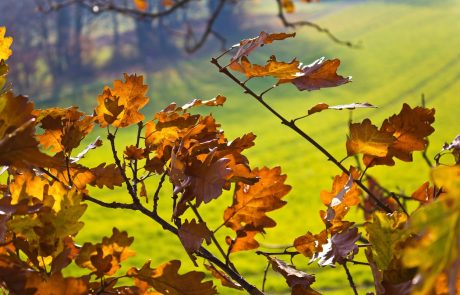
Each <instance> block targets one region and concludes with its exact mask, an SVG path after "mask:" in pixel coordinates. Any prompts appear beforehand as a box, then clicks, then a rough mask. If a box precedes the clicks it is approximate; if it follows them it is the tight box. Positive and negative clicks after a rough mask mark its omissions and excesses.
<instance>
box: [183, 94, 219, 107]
mask: <svg viewBox="0 0 460 295" xmlns="http://www.w3.org/2000/svg"><path fill="white" fill-rule="evenodd" d="M226 100H227V98H226V97H225V96H222V95H218V96H216V97H214V98H212V99H210V100H204V101H203V100H201V99H194V100H193V101H191V102H189V103H186V104H184V105H183V106H182V107H180V108H179V109H178V110H177V111H179V110H183V111H185V110H188V109H190V108H193V107H198V106H201V105H205V106H209V107H211V106H223V105H224V103H225V101H226Z"/></svg>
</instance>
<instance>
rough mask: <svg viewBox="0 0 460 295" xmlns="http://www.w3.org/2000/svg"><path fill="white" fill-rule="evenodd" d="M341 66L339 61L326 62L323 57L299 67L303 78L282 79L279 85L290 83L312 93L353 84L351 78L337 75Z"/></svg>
mask: <svg viewBox="0 0 460 295" xmlns="http://www.w3.org/2000/svg"><path fill="white" fill-rule="evenodd" d="M339 65H340V60H339V59H333V60H325V59H324V57H322V58H320V59H317V60H316V61H314V62H313V63H312V64H309V65H306V66H303V67H302V66H301V67H299V70H300V72H301V73H303V75H302V76H300V77H297V78H295V79H293V80H283V79H281V80H280V81H279V82H278V84H280V83H287V82H290V83H292V84H294V85H295V86H296V87H297V89H299V90H300V91H303V90H308V91H312V90H318V89H321V88H325V87H336V86H340V85H343V84H346V83H349V82H351V77H342V76H340V75H337V68H338V67H339Z"/></svg>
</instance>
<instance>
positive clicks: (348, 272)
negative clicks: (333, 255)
mask: <svg viewBox="0 0 460 295" xmlns="http://www.w3.org/2000/svg"><path fill="white" fill-rule="evenodd" d="M343 269H345V272H346V273H347V278H348V282H349V283H350V287H351V288H352V289H353V293H354V294H355V295H358V290H356V285H355V283H354V282H353V277H352V276H351V273H350V270H349V269H348V267H347V263H346V262H344V263H343Z"/></svg>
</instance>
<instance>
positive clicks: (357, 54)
mask: <svg viewBox="0 0 460 295" xmlns="http://www.w3.org/2000/svg"><path fill="white" fill-rule="evenodd" d="M260 2H263V1H260ZM414 2H415V1H414ZM337 4H338V3H335V2H332V3H324V4H312V6H308V5H304V7H303V8H302V9H301V13H302V16H305V17H308V16H309V13H311V15H310V17H311V16H313V17H314V21H315V22H317V23H320V24H321V25H323V26H325V27H327V28H329V29H330V30H331V31H332V32H334V34H336V35H337V36H340V38H342V39H346V40H351V41H355V42H360V44H362V47H361V48H360V49H350V48H348V47H344V46H341V45H338V44H335V43H333V42H331V41H330V39H328V38H327V37H326V36H325V35H324V34H320V33H317V32H315V31H314V30H313V29H309V28H302V29H299V30H298V31H297V33H298V34H297V37H296V38H295V39H292V40H289V41H284V42H278V43H274V44H272V45H270V46H266V47H264V48H263V49H262V50H261V51H260V52H259V53H258V54H257V56H256V57H255V58H254V60H259V61H263V60H265V59H267V58H268V56H270V55H271V54H276V55H277V57H278V59H283V60H290V59H292V58H293V57H297V58H298V59H299V60H301V61H304V62H305V63H310V62H312V61H313V60H315V59H316V58H319V57H321V56H326V57H327V58H339V59H340V60H341V61H342V66H341V68H340V69H339V73H341V74H343V75H351V76H353V83H350V84H347V85H344V86H341V87H337V88H334V89H323V90H321V91H316V92H298V91H297V90H296V89H295V88H294V87H293V86H290V85H284V86H281V87H278V88H277V89H275V90H273V91H271V92H270V94H269V95H268V96H267V97H268V99H267V101H268V102H269V103H270V104H271V105H272V106H274V107H275V108H276V109H278V110H279V111H280V112H281V113H282V114H284V115H286V116H287V117H288V118H295V117H298V116H301V115H303V114H305V113H306V111H307V110H308V109H309V108H310V107H311V106H313V105H315V104H316V103H318V102H327V103H328V104H331V105H333V104H344V103H351V102H369V103H372V104H374V105H377V106H379V108H378V109H370V110H355V111H354V112H353V120H354V121H360V120H362V119H363V118H365V117H369V118H371V119H372V121H373V122H375V123H376V125H380V122H381V121H382V120H383V119H384V118H386V117H388V116H390V115H392V114H394V113H398V112H399V111H400V109H401V105H402V103H403V102H407V103H409V104H411V105H412V106H414V105H416V104H419V103H420V100H421V99H420V97H421V94H422V93H423V94H424V95H425V97H426V103H427V106H429V107H434V108H436V122H435V124H434V126H435V128H436V132H435V133H434V134H433V135H432V136H431V138H430V147H429V150H428V154H429V155H430V157H432V156H433V155H434V154H435V153H436V152H437V151H439V150H440V148H441V147H442V144H443V143H444V142H446V141H450V140H451V139H453V138H454V137H455V136H456V135H457V134H458V133H459V127H460V124H459V123H460V120H459V115H458V110H459V109H460V99H459V93H460V83H459V82H460V81H459V80H460V53H459V50H458V49H459V48H460V37H459V35H458V32H459V30H460V22H459V20H460V1H442V2H441V1H437V2H435V3H433V4H426V5H425V4H418V5H410V4H404V3H402V1H375V2H366V1H356V2H349V3H347V4H346V5H345V4H342V5H340V7H339V8H336V5H337ZM259 5H260V10H257V9H254V11H257V13H256V12H254V14H255V16H254V22H255V23H254V24H252V26H256V27H255V28H254V27H251V28H250V29H248V30H250V31H251V35H252V34H253V32H257V30H261V29H263V30H266V31H273V32H274V31H282V30H284V29H283V28H282V27H280V26H279V25H278V24H279V22H278V20H277V19H276V18H275V17H274V16H273V13H272V12H270V9H271V7H266V6H265V7H262V6H263V5H262V4H259ZM298 6H299V8H300V6H301V4H299V5H298ZM309 9H311V12H310V11H309ZM293 17H295V16H293ZM297 17H298V16H297ZM236 41H238V40H230V43H236ZM200 55H202V56H204V57H202V58H201V57H200V58H190V60H188V61H187V60H185V61H181V62H179V63H174V64H172V65H171V66H170V67H165V68H163V69H161V70H158V71H154V72H148V71H147V72H145V73H143V74H145V75H146V80H147V84H149V85H150V92H149V94H150V98H151V101H150V105H149V107H148V108H147V109H146V110H145V114H146V116H147V118H149V117H152V116H153V113H154V112H155V111H158V110H160V109H162V108H164V107H165V106H166V105H168V104H169V103H170V102H171V101H176V102H180V103H181V102H186V101H188V100H191V99H193V98H197V97H199V98H203V99H208V98H211V97H214V96H216V95H217V94H222V95H225V96H227V98H228V100H227V103H226V105H225V107H224V108H212V109H204V110H203V111H205V112H212V113H213V114H214V115H215V117H216V118H217V120H218V121H219V122H220V123H221V124H222V127H223V129H224V130H225V131H226V134H227V137H228V138H234V137H237V136H240V135H242V134H244V133H247V132H254V133H255V134H257V135H258V138H257V140H256V146H255V147H254V148H252V149H251V150H249V151H248V152H247V156H248V158H249V159H250V162H251V165H252V166H253V167H256V166H263V165H266V166H269V167H273V166H277V165H279V166H281V167H282V168H283V171H284V173H287V175H288V181H287V182H288V183H289V184H290V185H292V187H293V189H292V191H291V193H290V194H289V195H288V196H287V198H286V200H287V201H288V204H287V205H286V206H285V207H284V208H282V209H280V210H278V211H277V212H274V213H272V214H270V216H271V217H272V218H274V219H275V220H276V221H277V223H278V226H277V227H276V228H274V229H269V230H268V231H267V234H266V235H265V236H264V237H262V236H261V237H259V239H258V240H259V241H260V242H261V243H262V244H263V245H264V246H266V247H276V246H286V245H289V244H291V243H292V241H293V239H294V238H295V237H297V236H299V235H301V234H304V233H305V232H306V231H313V232H315V231H318V230H320V228H321V226H322V222H321V220H320V218H319V216H318V210H319V209H322V208H323V206H322V204H321V202H320V199H319V193H320V191H321V190H322V189H330V186H331V178H332V177H333V176H334V175H335V174H338V173H339V170H338V169H337V168H336V167H335V166H334V165H332V164H331V163H329V162H327V161H326V159H325V157H324V156H322V155H321V154H320V153H319V152H318V151H317V150H315V149H314V148H313V147H312V146H310V145H308V143H306V142H305V141H303V140H302V139H301V138H300V137H299V136H298V135H296V134H295V133H294V132H291V131H290V130H288V129H287V128H286V127H284V126H282V125H281V124H280V122H279V121H278V120H276V118H274V117H272V116H271V115H270V114H269V112H268V111H266V110H264V109H262V107H261V106H260V105H259V104H258V103H257V102H256V101H255V100H251V97H249V96H246V95H244V94H243V93H242V92H241V90H240V89H239V87H237V85H235V84H232V82H231V81H229V80H228V79H226V78H225V77H224V76H223V75H222V74H219V73H218V71H216V68H215V67H214V66H213V65H211V64H210V63H209V59H210V56H208V55H206V54H200ZM121 76H122V75H121V73H120V75H119V77H120V78H121ZM272 82H273V81H251V82H249V85H250V86H251V87H253V88H255V89H259V90H264V89H265V88H266V87H268V86H269V85H270V83H272ZM111 83H112V82H111V81H108V80H107V81H98V82H97V83H95V84H93V85H89V86H85V87H87V88H84V87H83V88H82V89H90V90H85V91H82V93H83V95H82V96H80V97H78V99H75V98H72V97H70V96H69V97H67V98H65V99H66V100H67V101H72V100H73V101H76V103H79V104H82V105H83V106H84V107H85V108H87V109H88V108H90V106H91V104H93V105H95V103H96V95H97V93H98V92H100V91H101V90H102V85H103V84H111ZM348 119H349V112H348V111H342V112H336V111H327V112H323V113H319V114H315V115H314V116H311V117H309V118H306V119H304V120H302V121H301V122H300V123H299V125H300V126H301V128H303V130H305V131H306V132H307V133H308V134H309V135H311V136H312V137H313V138H315V139H317V140H318V142H320V143H321V144H322V145H323V146H325V147H326V148H327V149H328V150H329V151H331V152H332V153H333V154H334V155H335V156H336V157H337V158H339V159H341V158H343V157H344V156H345V155H346V149H345V140H346V134H347V121H348ZM101 134H104V133H103V132H102V133H101ZM134 137H135V135H134V133H132V132H129V130H128V131H127V132H121V133H120V135H119V137H118V139H117V141H118V144H119V150H122V147H123V146H125V145H129V144H133V143H134V140H135V138H134ZM108 155H109V148H108V145H107V144H105V146H103V147H102V148H99V149H97V150H95V151H91V154H90V155H89V156H88V159H87V160H86V163H87V164H88V165H91V164H96V163H97V162H98V161H100V159H101V158H104V159H106V161H111V160H110V158H107V157H108ZM345 164H346V165H352V164H354V161H353V160H352V159H350V160H347V161H346V162H345ZM368 172H369V174H371V175H374V176H377V177H378V179H379V180H380V182H381V183H382V184H383V185H384V186H386V187H387V188H389V189H392V190H395V191H404V192H406V193H411V192H412V191H414V190H415V189H416V188H418V186H419V185H420V184H421V183H422V182H424V181H425V180H426V179H427V178H428V176H429V169H428V167H427V165H426V164H425V162H424V161H423V160H422V157H421V156H420V155H419V154H417V155H416V156H415V161H414V163H403V162H397V165H396V166H395V167H377V168H372V169H370V170H369V171H368ZM156 181H157V180H152V182H151V186H150V190H148V192H149V194H152V193H153V191H154V189H155V186H154V185H155V183H156ZM167 187H168V188H167V189H166V190H165V192H164V194H162V196H161V197H162V199H161V201H160V202H161V206H162V207H161V209H162V212H163V214H164V215H163V216H164V217H165V218H166V219H169V216H170V215H169V214H170V213H169V212H170V211H169V210H168V209H169V208H170V206H171V205H170V204H171V203H170V195H169V194H168V190H169V185H167ZM92 195H93V196H94V197H97V198H100V199H103V200H106V201H112V200H126V199H127V194H126V193H125V192H123V190H115V191H97V190H94V193H92ZM230 203H231V196H230V194H226V195H223V196H222V197H221V198H220V199H218V200H216V201H213V202H211V203H210V204H209V205H207V206H204V207H203V208H200V211H201V213H202V215H203V216H205V219H206V220H207V223H208V226H209V227H210V228H215V227H217V226H218V225H220V223H221V222H222V214H221V213H216V212H223V210H224V209H225V207H226V206H228V205H230ZM355 215H356V216H357V218H359V216H360V213H359V212H358V213H356V214H355ZM83 220H84V222H85V224H86V226H85V227H84V228H83V230H82V231H81V232H80V234H79V235H78V237H77V240H78V241H79V242H83V241H99V240H100V239H101V238H102V237H103V236H104V235H110V234H111V229H112V227H114V226H116V227H117V228H119V229H121V230H127V231H128V232H129V233H130V234H131V235H133V236H135V242H134V246H133V248H134V249H135V250H136V251H137V255H136V256H135V257H133V258H131V260H129V261H128V263H125V266H126V267H127V266H130V265H136V266H141V265H142V264H143V263H144V262H145V261H146V260H147V259H152V261H153V263H152V264H153V265H155V264H159V263H162V262H164V261H167V260H170V259H176V258H180V259H181V260H182V261H183V264H184V266H185V267H183V269H182V271H186V270H192V269H193V267H192V265H191V263H190V262H189V258H188V257H187V255H186V254H185V251H184V250H183V249H182V248H181V245H180V242H179V241H178V240H177V239H175V238H174V237H171V236H170V235H169V234H168V233H167V232H164V231H162V230H161V228H160V227H159V226H158V225H156V224H153V223H152V222H150V220H148V219H147V218H144V217H142V216H140V215H138V214H136V213H133V212H123V211H122V210H109V209H103V208H100V207H97V206H96V205H90V206H89V208H88V210H87V213H86V215H85V217H84V219H83ZM359 221H360V220H359V219H358V222H359ZM226 235H231V232H230V231H227V230H226V229H221V230H220V231H219V232H218V238H219V240H220V241H222V243H224V238H225V236H226ZM216 253H217V252H216ZM234 259H235V263H236V265H237V267H238V269H239V270H240V271H241V272H242V273H243V274H245V275H246V276H247V278H248V280H249V281H251V282H252V283H255V284H257V285H258V286H260V285H261V281H262V273H263V270H264V267H265V265H266V263H265V262H264V258H262V257H258V256H257V255H255V254H254V253H252V252H251V253H241V254H240V253H237V254H234ZM359 259H361V260H362V259H363V258H362V257H358V258H357V260H359ZM294 262H295V264H296V266H297V267H299V268H301V269H305V270H307V271H309V272H311V273H314V274H315V275H316V277H317V282H316V283H315V284H314V287H316V289H318V290H320V291H323V292H324V293H325V294H350V293H351V289H349V287H348V282H347V279H346V275H345V272H344V271H342V270H340V269H337V270H335V269H328V268H317V267H315V266H314V264H312V265H308V260H306V259H304V258H302V257H296V258H295V259H294ZM200 263H201V261H200ZM350 268H351V272H352V274H353V277H354V279H355V281H356V283H357V284H358V285H359V286H360V293H364V291H365V290H371V289H372V285H371V282H372V281H371V279H370V278H371V277H370V270H369V268H368V267H366V266H351V267H350ZM74 271H75V270H74ZM217 284H219V283H217ZM266 290H267V291H268V293H269V294H288V291H287V288H286V286H285V283H284V282H283V280H282V278H281V277H279V276H277V275H276V274H274V273H273V272H269V275H268V281H267V289H266ZM220 292H221V293H222V294H233V293H232V291H229V290H228V289H220Z"/></svg>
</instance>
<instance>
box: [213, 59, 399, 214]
mask: <svg viewBox="0 0 460 295" xmlns="http://www.w3.org/2000/svg"><path fill="white" fill-rule="evenodd" d="M211 63H212V64H214V65H215V66H216V67H217V68H219V71H220V72H221V73H223V74H224V75H226V76H227V77H229V78H230V79H231V80H233V81H234V82H235V83H236V84H238V85H240V87H241V88H243V89H244V93H246V94H249V95H250V96H252V97H253V98H254V99H255V100H257V101H258V102H259V103H260V104H262V105H263V106H264V107H265V108H266V109H267V110H268V111H270V112H271V113H272V114H273V115H275V116H276V117H277V118H278V119H280V120H281V124H284V125H286V126H287V127H289V128H290V129H292V130H293V131H294V132H296V133H297V134H299V135H300V136H301V137H302V138H303V139H305V140H306V141H308V142H309V143H310V144H311V145H313V146H314V147H315V148H316V149H317V150H319V151H320V152H321V153H322V154H323V155H325V156H326V158H327V159H328V160H329V161H331V162H332V163H334V164H335V165H336V166H337V167H338V168H340V170H342V171H343V172H344V173H345V174H347V175H348V176H349V175H350V171H349V170H348V169H347V168H345V167H344V166H343V165H342V164H341V163H340V162H339V161H338V160H337V159H336V158H335V157H334V156H333V155H332V154H331V153H329V152H328V151H327V150H326V149H325V148H324V147H323V146H322V145H320V144H319V143H318V142H316V141H315V140H314V139H313V138H312V137H310V136H309V135H308V134H306V133H305V132H304V131H303V130H301V129H300V128H299V127H297V125H296V124H295V122H293V121H292V120H291V121H288V120H287V119H286V118H285V117H284V116H282V115H281V114H280V113H278V112H277V111H276V110H275V109H273V108H272V107H271V106H270V105H269V104H267V103H266V102H265V101H264V100H263V99H262V97H261V96H260V95H257V94H256V93H255V92H254V91H253V90H252V89H250V88H249V87H247V86H246V85H244V84H243V83H242V82H241V81H240V80H239V79H238V78H237V77H235V76H234V75H233V74H232V73H230V71H229V70H228V69H227V68H225V67H222V66H221V65H220V64H219V62H218V61H217V60H216V59H215V58H213V59H211ZM354 182H355V183H356V184H357V185H358V186H359V187H360V188H361V189H362V190H364V191H365V192H366V193H367V194H368V195H369V196H370V197H371V198H372V199H373V200H374V201H375V202H376V204H377V205H378V206H379V207H380V208H381V209H383V210H384V211H386V212H387V213H392V210H391V209H390V208H389V207H388V206H386V205H385V204H384V203H383V202H382V201H380V200H379V199H378V198H377V197H376V196H375V195H374V194H373V193H372V192H371V191H370V190H369V189H368V188H367V187H366V186H365V185H364V184H363V183H362V182H361V181H359V180H357V179H354Z"/></svg>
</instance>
